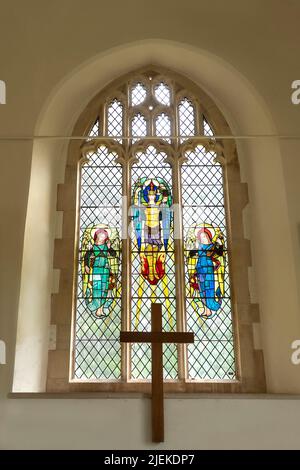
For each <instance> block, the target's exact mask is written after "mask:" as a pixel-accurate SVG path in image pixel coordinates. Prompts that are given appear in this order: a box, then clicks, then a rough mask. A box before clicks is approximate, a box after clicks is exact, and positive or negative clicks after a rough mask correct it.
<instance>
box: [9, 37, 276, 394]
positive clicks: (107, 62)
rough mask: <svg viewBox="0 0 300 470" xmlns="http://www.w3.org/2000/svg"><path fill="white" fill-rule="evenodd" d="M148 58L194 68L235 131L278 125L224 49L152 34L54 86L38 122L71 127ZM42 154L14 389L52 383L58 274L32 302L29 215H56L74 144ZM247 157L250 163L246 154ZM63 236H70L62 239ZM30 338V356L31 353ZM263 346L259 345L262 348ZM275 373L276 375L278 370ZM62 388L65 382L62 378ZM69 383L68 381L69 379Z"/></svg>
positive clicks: (183, 69) (36, 156)
mask: <svg viewBox="0 0 300 470" xmlns="http://www.w3.org/2000/svg"><path fill="white" fill-rule="evenodd" d="M147 63H153V64H155V65H156V64H157V65H158V66H160V65H161V66H167V67H169V68H170V69H172V70H174V71H176V72H179V73H181V74H182V75H185V76H189V78H190V79H191V80H192V81H193V82H195V83H196V84H197V85H199V86H200V87H201V88H202V89H204V90H205V91H207V90H209V92H210V94H211V95H212V96H213V97H214V101H215V103H216V104H217V106H218V107H219V109H221V111H222V112H223V114H224V116H226V120H227V122H229V124H230V127H231V129H232V131H233V132H234V133H239V132H240V133H255V132H258V131H259V132H265V133H272V132H274V126H273V124H272V120H271V118H270V116H269V114H268V111H267V110H266V108H265V106H264V103H263V101H262V100H261V98H260V97H259V96H258V95H257V94H256V92H255V91H254V90H253V89H252V87H251V85H250V84H249V83H248V82H247V81H246V80H245V78H244V77H243V76H242V75H241V74H240V73H239V72H237V71H236V70H235V69H233V68H232V67H231V66H229V65H228V64H226V63H225V62H223V61H222V60H221V59H219V58H218V57H216V56H213V55H211V54H208V53H207V52H204V51H201V50H198V49H195V48H193V47H190V46H188V45H185V44H178V43H173V42H170V41H163V40H149V41H142V42H139V43H133V44H127V45H123V46H121V47H116V48H114V49H112V50H110V51H106V52H105V53H103V54H101V55H99V56H97V57H96V58H93V59H92V60H90V61H88V62H86V63H85V64H83V65H82V66H81V67H79V68H78V69H77V70H75V71H73V72H72V74H70V75H69V76H68V77H66V78H65V79H64V80H63V81H62V82H61V83H60V84H59V85H58V86H57V87H56V88H55V89H54V90H53V92H52V94H51V95H50V97H49V98H48V100H47V102H46V104H45V106H44V109H43V110H42V111H41V114H40V118H39V120H38V122H37V125H36V132H35V133H36V135H47V134H48V135H49V134H50V135H51V134H52V135H67V134H70V133H71V129H72V128H73V127H74V125H75V123H76V121H77V120H78V117H79V115H80V113H82V111H83V109H84V108H85V107H86V106H87V104H88V102H89V101H90V100H91V97H92V96H95V95H96V93H97V91H98V90H99V89H103V88H104V87H105V86H106V85H107V84H108V83H109V82H110V81H111V80H112V79H113V78H114V77H118V76H121V75H122V74H125V73H127V72H129V70H134V69H136V68H138V67H140V66H142V65H146V64H147ZM220 76H222V78H223V79H222V84H220V81H219V80H218V77H220ZM233 83H234V84H235V87H234V89H235V96H239V97H240V98H239V100H233V99H232V98H233V96H232V89H233ZM58 151H59V159H56V158H55V155H57V154H58ZM274 154H275V155H276V157H277V158H279V154H278V149H277V148H276V149H274V152H273V155H274ZM42 157H43V158H44V160H45V162H46V163H47V164H48V168H49V170H50V171H51V174H52V181H51V184H50V183H49V188H47V189H48V192H47V194H48V197H45V200H43V204H39V206H38V207H37V206H35V205H34V203H33V199H34V192H35V191H36V187H35V184H37V183H36V180H37V174H36V172H37V171H38V160H41V145H40V144H39V143H38V142H36V143H35V144H34V148H33V157H32V178H31V185H30V192H29V200H28V213H27V223H26V229H25V230H26V233H25V244H24V255H23V265H22V282H21V294H20V304H19V320H18V334H17V345H16V361H15V373H14V387H13V389H14V391H44V390H45V384H46V374H45V371H46V364H47V353H48V328H49V318H50V305H49V298H50V296H51V281H49V279H50V280H51V277H52V271H51V269H50V270H49V272H47V273H46V274H45V276H44V277H41V278H39V279H35V282H36V284H37V285H38V286H42V287H43V289H42V290H41V292H42V291H43V293H41V294H40V295H41V299H38V301H37V303H36V306H35V307H34V308H33V306H32V303H31V302H30V301H29V299H30V298H31V297H30V292H29V291H28V287H27V286H26V282H25V281H26V276H25V274H26V272H27V271H28V269H29V265H28V263H29V260H28V256H26V255H27V254H28V252H30V248H29V243H28V242H27V240H29V238H31V239H33V240H36V241H38V240H39V238H40V233H39V227H38V225H37V224H32V223H29V221H30V220H32V219H34V218H36V217H38V216H39V215H41V213H42V211H44V210H45V208H46V210H47V214H49V220H52V221H53V218H54V215H55V210H56V206H55V194H56V187H57V183H62V182H63V181H64V177H63V174H64V169H65V166H66V159H67V148H66V146H63V148H62V147H61V146H60V145H57V146H55V145H53V146H51V148H48V149H44V152H42ZM239 157H241V155H239ZM53 161H55V163H53ZM50 162H52V163H50ZM240 163H242V164H243V162H242V161H240ZM66 183H67V181H65V182H64V184H66ZM60 188H61V189H60V191H62V190H63V186H61V187H60ZM244 194H245V193H244ZM50 237H52V239H53V238H54V237H55V236H54V233H53V232H52V233H51V232H50ZM61 242H62V240H61V241H59V242H58V244H59V243H61ZM246 243H247V242H246ZM49 245H51V240H50V242H49V240H47V241H44V243H43V244H42V246H41V247H40V248H41V252H42V253H43V254H44V257H45V258H44V259H45V263H46V262H47V265H48V266H49V267H51V266H52V256H53V252H52V250H51V248H49ZM64 282H66V281H65V280H64V279H63V278H62V277H61V279H60V284H62V283H64ZM45 286H46V289H45ZM41 307H43V308H41ZM42 312H43V313H42ZM30 316H32V317H35V318H36V317H38V316H40V317H42V321H41V322H39V323H38V324H37V323H35V325H34V327H33V330H34V331H33V333H31V334H29V333H26V331H28V330H27V329H26V328H25V333H24V329H23V328H22V327H23V326H24V324H25V323H26V321H28V317H30ZM256 321H257V317H256ZM251 334H252V333H251ZM26 335H27V336H26ZM29 346H30V351H31V354H30V357H29V355H28V353H27V351H28V349H29ZM24 352H25V354H24ZM260 354H261V353H259V352H258V355H260ZM32 360H33V361H34V362H35V364H36V367H35V368H32V367H31V365H32ZM24 373H27V375H26V377H27V378H26V383H25V382H24V380H23V378H24ZM270 373H271V377H270V381H271V380H272V371H270ZM60 375H65V370H61V372H60ZM58 382H59V381H58ZM24 384H25V385H24ZM57 385H58V384H57ZM55 388H56V389H57V388H59V387H57V386H56V387H55ZM63 389H65V388H64V387H63ZM259 389H260V390H262V387H261V386H260V387H259Z"/></svg>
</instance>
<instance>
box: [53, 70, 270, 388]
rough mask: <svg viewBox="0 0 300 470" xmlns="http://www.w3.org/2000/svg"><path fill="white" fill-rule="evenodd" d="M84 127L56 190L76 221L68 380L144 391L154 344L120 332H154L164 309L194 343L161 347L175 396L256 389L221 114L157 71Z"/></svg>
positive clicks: (106, 94) (129, 82)
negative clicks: (155, 308)
mask: <svg viewBox="0 0 300 470" xmlns="http://www.w3.org/2000/svg"><path fill="white" fill-rule="evenodd" d="M88 120H89V122H88ZM224 129H225V132H224ZM75 131H76V132H75ZM78 131H79V132H78ZM80 132H81V133H82V134H83V133H84V132H85V133H86V135H87V137H86V139H85V140H84V141H83V142H80V147H79V143H78V141H73V142H72V143H71V144H70V149H69V161H68V165H67V170H66V181H68V183H65V185H63V186H65V189H66V190H68V191H70V193H71V192H72V190H73V193H72V194H74V191H75V189H76V193H77V198H74V200H76V201H77V202H76V204H75V205H73V206H72V203H71V206H72V209H73V211H71V212H72V214H73V213H74V214H75V217H74V220H73V225H72V216H71V215H70V211H69V210H68V208H67V209H66V208H65V207H63V209H62V210H64V217H68V214H66V213H68V212H69V232H70V231H71V230H72V227H73V229H74V236H73V238H72V236H69V238H68V240H69V243H71V242H72V243H73V246H75V261H76V263H75V270H73V272H72V273H71V272H70V270H69V271H68V269H66V272H65V276H66V278H68V274H69V276H70V277H71V278H72V279H73V294H72V306H73V309H72V310H73V317H72V318H73V321H72V335H71V339H70V341H71V352H72V354H71V360H70V367H69V381H68V384H69V385H70V386H71V387H73V388H74V387H77V389H78V387H79V388H80V385H81V384H85V386H87V385H88V384H90V383H92V384H93V386H94V388H95V387H96V389H98V388H99V389H103V390H118V391H122V390H137V389H139V390H143V389H144V388H143V387H145V386H146V387H147V385H148V384H147V381H149V379H150V378H151V349H150V346H149V345H147V344H132V345H130V344H122V345H121V344H120V341H119V336H120V331H121V329H123V330H124V329H131V330H137V331H147V330H149V329H150V326H151V325H150V312H151V303H152V302H159V303H161V304H162V306H163V329H164V330H166V331H172V330H173V331H174V330H176V329H178V330H180V331H182V330H186V331H193V332H194V334H195V342H194V344H192V345H178V346H176V345H165V346H164V377H165V381H166V384H168V385H167V386H168V387H169V390H170V391H171V390H176V391H197V390H200V391H201V390H221V391H224V390H225V391H242V390H247V391H250V390H251V387H252V388H253V387H254V388H255V387H259V383H262V382H263V380H262V378H261V357H260V356H258V355H257V351H255V350H254V347H253V339H252V333H251V331H246V330H245V328H244V327H243V319H244V320H247V318H248V317H247V315H248V316H249V312H248V313H245V311H246V310H247V308H248V309H249V310H250V300H249V299H248V297H247V295H246V296H244V297H240V298H239V295H240V293H239V288H238V287H239V286H235V283H236V282H237V283H239V284H241V283H244V284H246V285H245V286H244V287H243V288H242V292H245V291H247V289H248V279H247V253H246V252H247V248H245V246H242V247H241V245H243V242H242V243H241V240H243V236H242V224H241V212H242V208H243V203H241V199H243V200H244V201H245V197H244V189H245V188H244V186H243V185H242V184H241V183H240V182H239V169H238V161H237V157H236V151H235V146H234V141H233V140H229V141H228V142H227V141H225V140H224V141H223V140H222V139H221V138H220V137H218V135H221V134H222V132H223V133H225V134H226V133H227V134H229V133H230V131H229V128H228V126H227V124H226V122H225V120H224V118H223V117H222V115H221V114H220V112H219V111H218V110H217V108H216V107H215V106H214V105H213V103H212V102H211V100H210V99H209V98H208V97H207V95H205V94H204V93H203V92H201V91H200V90H198V88H197V87H196V86H195V85H194V84H192V83H190V82H189V81H188V80H186V79H184V78H182V77H180V76H177V75H176V74H166V73H165V72H164V71H162V70H160V69H157V68H151V69H145V70H143V71H141V72H139V73H138V74H135V75H129V76H127V77H124V79H122V80H121V81H118V82H116V83H114V84H112V85H111V86H109V87H108V88H107V90H104V91H103V92H101V94H100V95H99V96H98V97H96V98H94V100H93V101H92V103H91V104H90V106H89V108H88V111H87V112H86V114H85V117H84V119H83V118H82V119H81V120H79V121H78V124H77V128H75V130H74V133H75V134H77V135H80ZM75 169H76V171H75ZM230 180H232V185H233V187H234V188H235V196H234V192H233V190H232V188H231V181H230ZM66 184H68V185H69V186H68V188H69V189H68V188H66ZM62 192H63V191H62ZM239 192H240V194H238V193H239ZM240 196H242V197H240ZM237 199H239V202H238V201H237ZM244 205H245V204H244ZM62 206H64V204H62ZM233 209H234V213H233ZM233 226H234V227H238V228H237V229H236V230H237V233H236V234H235V233H233ZM235 238H236V239H237V245H236V246H237V249H236V253H235V249H234V240H235ZM69 246H70V245H69ZM237 257H238V258H239V259H237ZM243 263H244V265H243ZM239 269H240V271H239V272H238V270H239ZM239 278H240V280H239V281H238V279H239ZM231 281H232V282H231ZM62 295H65V297H66V296H67V295H68V296H69V297H68V298H69V300H70V292H69V294H67V293H66V292H65V293H64V294H62ZM70 304H71V302H70ZM243 312H244V313H243ZM56 318H57V315H56ZM251 322H252V320H251V321H249V319H248V323H249V325H250V327H251ZM58 323H59V322H58ZM242 336H243V337H244V338H245V342H247V347H246V348H245V350H244V351H245V352H243V345H242ZM249 338H250V340H249ZM249 358H251V360H252V363H251V364H247V361H248V360H249ZM253 358H255V361H256V362H257V361H260V366H259V367H256V366H255V361H253ZM50 360H51V356H50ZM248 362H249V361H248ZM258 369H259V371H258ZM251 380H252V382H251ZM56 383H57V381H56ZM97 387H98V388H97ZM101 387H102V388H101ZM103 387H104V388H103ZM205 387H206V388H205ZM48 389H50V390H51V389H55V385H54V381H53V377H52V378H50V379H48Z"/></svg>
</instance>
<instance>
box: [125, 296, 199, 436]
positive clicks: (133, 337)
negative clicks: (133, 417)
mask: <svg viewBox="0 0 300 470" xmlns="http://www.w3.org/2000/svg"><path fill="white" fill-rule="evenodd" d="M161 310H162V309H161V304H155V303H153V304H151V332H148V331H121V334H120V341H121V342H122V343H151V345H152V441H153V442H164V400H163V394H164V392H163V384H164V381H163V351H162V345H163V343H193V342H194V333H184V332H163V331H162V311H161Z"/></svg>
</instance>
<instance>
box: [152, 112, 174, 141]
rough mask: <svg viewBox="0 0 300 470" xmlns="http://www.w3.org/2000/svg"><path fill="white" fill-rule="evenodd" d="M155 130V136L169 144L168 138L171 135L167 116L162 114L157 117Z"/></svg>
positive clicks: (169, 121)
mask: <svg viewBox="0 0 300 470" xmlns="http://www.w3.org/2000/svg"><path fill="white" fill-rule="evenodd" d="M155 130H156V135H157V136H159V137H162V138H163V139H164V140H166V141H167V142H171V139H170V138H168V137H169V136H170V135H171V120H170V118H169V116H168V115H167V114H165V113H162V114H160V115H159V116H157V118H156V121H155Z"/></svg>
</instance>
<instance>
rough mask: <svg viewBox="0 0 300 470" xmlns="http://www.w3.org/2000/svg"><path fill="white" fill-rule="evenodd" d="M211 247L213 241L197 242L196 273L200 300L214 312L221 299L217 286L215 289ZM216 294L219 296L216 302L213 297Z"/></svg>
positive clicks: (212, 247) (218, 306) (212, 246)
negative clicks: (208, 242)
mask: <svg viewBox="0 0 300 470" xmlns="http://www.w3.org/2000/svg"><path fill="white" fill-rule="evenodd" d="M213 249H214V244H213V243H210V244H208V245H206V244H205V245H204V244H202V243H200V244H199V249H198V261H197V264H196V274H197V280H198V283H199V289H200V297H201V300H202V302H203V303H204V304H205V305H206V306H207V308H209V309H210V310H212V311H215V312H216V311H217V310H219V308H220V307H221V303H222V300H221V298H220V297H221V292H220V288H219V286H218V288H217V290H215V288H216V284H215V283H216V281H215V274H214V273H215V270H214V263H213V260H212V259H211V253H212V250H213ZM216 296H217V297H219V298H220V300H219V301H218V302H217V301H216V299H215V297H216Z"/></svg>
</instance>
